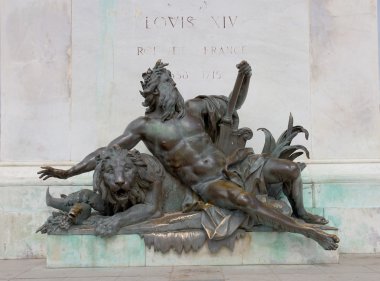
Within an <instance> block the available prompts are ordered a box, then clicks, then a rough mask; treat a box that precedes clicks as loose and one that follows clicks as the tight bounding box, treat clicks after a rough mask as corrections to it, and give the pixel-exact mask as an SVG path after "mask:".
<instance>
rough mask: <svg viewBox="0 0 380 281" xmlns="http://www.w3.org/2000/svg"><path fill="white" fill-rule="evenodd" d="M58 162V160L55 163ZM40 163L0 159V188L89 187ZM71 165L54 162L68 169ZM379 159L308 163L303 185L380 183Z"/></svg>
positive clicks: (83, 179)
mask: <svg viewBox="0 0 380 281" xmlns="http://www.w3.org/2000/svg"><path fill="white" fill-rule="evenodd" d="M54 164H59V163H54ZM41 165H43V164H42V163H41V164H40V163H29V164H28V163H23V164H17V163H14V164H13V165H12V163H7V165H5V164H4V163H1V162H0V187H4V186H91V185H92V173H86V174H83V175H79V176H76V177H74V178H70V179H67V180H59V179H53V178H51V179H48V180H47V181H42V180H40V179H39V178H38V177H37V171H39V170H40V166H41ZM70 166H71V165H69V166H68V165H63V164H61V165H55V167H58V168H63V169H67V168H68V167H70ZM379 170H380V160H378V161H377V160H376V161H372V162H371V161H368V162H362V161H358V162H341V163H339V162H337V163H324V162H321V163H319V162H315V163H314V162H310V163H307V167H306V168H305V169H304V170H303V172H302V179H303V182H304V183H305V184H324V183H377V184H379V183H380V174H379V172H378V171H379Z"/></svg>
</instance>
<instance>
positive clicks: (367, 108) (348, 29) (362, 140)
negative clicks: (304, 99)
mask: <svg viewBox="0 0 380 281" xmlns="http://www.w3.org/2000/svg"><path fill="white" fill-rule="evenodd" d="M310 5H311V6H310V56H311V60H310V62H311V65H310V69H311V76H310V85H311V89H310V96H311V112H312V114H311V115H312V123H311V124H312V125H311V126H312V131H311V141H312V149H311V151H312V152H311V155H312V158H314V159H358V158H359V159H360V158H370V159H374V158H375V159H379V158H380V142H379V139H380V111H379V82H378V80H379V72H378V42H377V38H378V30H377V10H376V1H375V0H364V1H356V0H334V1H330V0H312V1H310Z"/></svg>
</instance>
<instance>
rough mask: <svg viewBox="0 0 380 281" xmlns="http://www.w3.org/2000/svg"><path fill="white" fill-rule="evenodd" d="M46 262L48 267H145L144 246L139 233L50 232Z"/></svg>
mask: <svg viewBox="0 0 380 281" xmlns="http://www.w3.org/2000/svg"><path fill="white" fill-rule="evenodd" d="M46 262H47V266H48V267H109V266H144V265H145V245H144V241H143V240H142V239H141V238H140V237H139V236H138V235H117V236H115V237H111V238H107V239H103V238H101V237H96V236H93V235H49V236H48V237H47V259H46Z"/></svg>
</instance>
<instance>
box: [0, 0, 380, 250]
mask: <svg viewBox="0 0 380 281" xmlns="http://www.w3.org/2000/svg"><path fill="white" fill-rule="evenodd" d="M377 7H378V3H377V1H376V0H361V1H357V0H235V1H217V0H209V1H203V0H202V1H200V0H195V1H185V0H176V1H170V0H169V1H168V0H167V1H162V0H156V1H148V0H139V1H137V0H125V1H122V0H44V1H40V0H0V189H1V190H2V192H5V193H11V192H14V194H16V195H14V196H11V195H8V196H7V197H4V198H8V199H9V200H8V201H4V200H5V199H4V200H0V216H1V217H2V218H4V219H5V220H6V221H7V222H8V223H9V224H11V225H12V227H10V228H9V230H7V232H6V233H3V234H0V237H1V239H0V240H2V241H1V242H3V241H5V242H4V243H3V244H4V245H8V246H7V247H5V248H6V249H5V248H4V247H3V248H4V249H2V250H0V257H40V256H44V253H45V250H44V249H43V247H42V246H41V245H42V243H43V241H44V240H43V238H39V237H40V236H37V235H32V234H30V233H31V232H33V229H35V228H36V227H38V225H39V224H41V223H42V222H43V220H44V217H45V216H46V214H47V212H48V209H47V208H45V207H43V193H44V190H45V188H46V186H52V187H53V188H55V189H56V192H57V193H58V192H59V189H60V186H67V188H66V187H64V188H63V189H62V190H75V189H76V188H79V187H80V186H83V185H88V184H90V182H91V179H90V176H89V175H88V176H87V177H85V178H84V180H83V181H82V180H79V181H76V180H74V181H73V182H66V183H60V182H59V181H54V180H49V181H48V182H45V183H41V182H40V181H38V180H37V178H35V173H36V171H37V170H38V167H39V165H41V164H47V163H49V164H55V165H70V164H72V163H73V162H76V161H78V160H80V159H82V158H83V157H84V156H85V155H86V154H87V153H89V152H91V151H92V150H94V149H95V148H97V147H100V146H104V145H106V144H107V143H108V142H110V141H111V140H112V139H113V138H115V137H116V136H118V135H119V134H121V133H122V132H123V130H124V128H125V126H126V125H127V124H128V123H129V122H130V121H131V120H133V119H134V118H136V117H137V116H140V115H142V114H143V113H144V108H143V106H142V105H141V102H142V98H141V96H140V95H139V89H140V83H139V80H140V79H141V73H142V72H144V71H146V69H147V68H148V67H152V66H153V65H154V63H155V61H156V60H157V59H160V58H161V59H163V60H164V61H165V62H169V63H170V66H169V69H170V70H171V71H172V73H173V75H174V78H175V81H176V82H177V86H178V88H179V90H180V91H181V93H182V94H183V96H184V97H185V98H186V99H189V98H192V97H194V96H196V95H198V94H224V95H228V94H229V92H230V91H231V90H232V87H233V84H234V80H235V78H236V73H237V71H236V68H235V64H236V63H238V62H239V61H241V60H242V59H246V60H247V61H249V62H250V63H251V65H252V67H253V77H252V83H251V88H250V92H249V94H248V97H247V100H246V102H245V104H244V106H243V108H242V109H241V110H240V117H241V126H248V127H251V128H252V129H253V130H254V137H253V139H252V140H251V141H250V143H249V145H251V146H253V147H254V149H255V150H256V151H257V152H260V150H261V147H262V144H263V141H264V138H263V135H262V133H261V132H256V129H258V128H260V127H266V128H268V129H270V130H271V131H272V132H273V133H274V135H275V136H278V135H279V134H280V133H281V132H282V131H283V130H284V129H285V128H286V126H287V120H288V116H289V112H292V114H293V116H294V119H295V123H297V124H301V125H303V126H304V127H306V128H307V129H308V130H309V131H310V138H309V140H305V139H303V137H297V138H296V142H298V143H300V144H304V145H305V146H307V147H308V149H309V150H310V152H311V159H310V160H309V161H308V163H309V166H308V169H307V170H306V171H305V173H304V179H305V182H307V183H308V185H307V186H306V187H305V192H306V193H307V194H308V195H305V200H306V201H308V202H309V203H308V206H309V207H311V208H314V209H316V208H320V209H321V210H322V211H326V210H327V209H325V208H330V211H326V215H329V214H331V215H329V216H330V217H331V218H332V219H331V220H332V221H333V222H334V223H335V224H336V225H337V226H341V225H343V226H342V227H343V230H342V231H343V232H344V233H346V234H345V237H347V239H346V240H344V241H346V242H342V243H343V245H344V246H343V249H344V251H346V252H377V251H379V247H380V243H378V242H376V241H378V237H380V229H379V228H378V226H376V225H375V226H373V225H372V226H371V221H373V220H374V219H377V220H378V218H379V211H378V210H379V208H380V205H379V203H377V202H380V198H376V197H371V195H370V194H378V192H377V191H378V190H380V178H379V175H378V174H379V173H378V170H379V165H380V93H379V58H378V54H379V48H378V45H379V44H378V37H379V36H378V34H379V25H378V22H379V21H378V16H377ZM138 149H140V150H141V151H146V149H145V148H144V146H143V145H138ZM334 184H335V185H334ZM336 184H338V186H337V185H336ZM362 186H363V187H364V188H363V190H365V191H364V192H363V194H361V197H360V199H358V200H355V199H357V197H356V196H357V195H356V194H357V193H359V194H360V190H361V189H360V188H361V187H362ZM326 190H327V191H326ZM329 192H332V193H334V194H335V195H334V196H336V197H335V199H334V198H333V199H331V198H330V197H329V196H328V195H326V194H329ZM373 192H374V193H373ZM22 196H24V197H25V199H24V201H22V202H21V201H19V200H18V198H20V197H22ZM41 196H42V197H41ZM318 196H320V197H318ZM37 197H41V198H42V199H41V200H37V201H34V200H36V198H37ZM340 198H343V199H340ZM366 198H369V199H368V200H367V199H366ZM25 200H26V201H25ZM28 200H30V201H28ZM355 202H359V203H358V205H356V203H355ZM334 208H335V209H334ZM340 209H344V210H343V211H342V216H345V217H346V218H348V217H351V216H355V218H357V220H356V221H355V222H351V221H350V222H349V223H347V222H346V219H342V220H340V221H339V220H338V219H337V220H334V219H333V217H334V215H335V216H336V214H337V213H339V210H340ZM337 210H338V211H337ZM328 212H330V213H328ZM34 213H36V215H33V214H34ZM362 216H365V217H366V219H365V222H363V223H362V222H360V225H361V226H357V225H358V221H359V218H361V217H362ZM338 218H339V216H338ZM21 222H28V223H27V224H24V223H23V224H22V225H23V227H21V225H20V224H21ZM354 223H355V225H354ZM362 225H366V226H367V227H372V228H371V229H374V230H373V231H372V230H371V231H372V232H371V233H373V235H372V234H371V237H369V238H368V239H369V240H370V242H368V243H366V244H365V243H364V244H360V243H359V242H360V241H359V242H358V243H356V244H355V243H350V241H351V240H350V239H353V238H354V236H353V235H352V233H351V232H350V231H351V229H352V232H355V231H356V230H357V231H359V230H360V229H365V228H363V227H362ZM20 229H21V230H22V231H21V230H20ZM31 229H32V230H31ZM367 229H368V228H367ZM18 230H20V231H19V232H17V231H18ZM355 233H356V232H355ZM368 233H369V232H368ZM16 234H17V235H16ZM15 237H16V238H17V237H18V238H17V239H16V238H15ZM19 238H20V239H21V240H22V241H23V243H24V244H22V243H21V244H18V242H17V241H18V240H20V239H19ZM15 239H16V240H15ZM355 241H356V240H355ZM350 245H354V246H352V247H351V248H350ZM12 247H13V249H15V250H14V251H13V252H12V250H10V249H11V248H12ZM28 249H31V250H28Z"/></svg>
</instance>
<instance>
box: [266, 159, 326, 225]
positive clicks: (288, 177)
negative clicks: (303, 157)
mask: <svg viewBox="0 0 380 281" xmlns="http://www.w3.org/2000/svg"><path fill="white" fill-rule="evenodd" d="M263 173H264V178H265V180H266V183H268V184H276V183H282V184H283V191H284V194H285V195H286V197H287V198H288V200H289V203H290V204H291V206H292V209H293V215H294V216H295V217H297V218H301V219H303V220H304V221H305V222H307V223H316V224H327V223H328V220H326V219H325V218H324V217H321V216H317V215H313V214H311V213H308V212H307V211H306V210H305V207H304V204H303V185H302V179H301V171H300V169H299V167H298V165H297V164H296V163H294V162H292V161H289V160H285V159H276V158H270V159H268V160H267V163H266V164H265V166H264V168H263Z"/></svg>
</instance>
